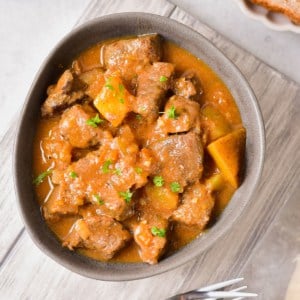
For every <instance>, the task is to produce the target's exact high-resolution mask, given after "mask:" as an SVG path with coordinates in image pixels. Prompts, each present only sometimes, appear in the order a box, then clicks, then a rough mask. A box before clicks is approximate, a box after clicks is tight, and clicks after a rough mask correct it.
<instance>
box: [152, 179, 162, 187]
mask: <svg viewBox="0 0 300 300" xmlns="http://www.w3.org/2000/svg"><path fill="white" fill-rule="evenodd" d="M153 183H154V184H155V185H156V186H159V187H161V186H163V185H164V179H163V178H162V177H161V176H155V177H154V178H153Z"/></svg>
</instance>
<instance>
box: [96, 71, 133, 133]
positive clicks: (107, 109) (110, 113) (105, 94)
mask: <svg viewBox="0 0 300 300" xmlns="http://www.w3.org/2000/svg"><path fill="white" fill-rule="evenodd" d="M133 98H134V96H132V95H131V94H130V93H129V92H128V91H127V90H126V88H125V87H124V85H123V82H122V79H121V78H120V76H119V75H118V74H117V73H114V74H112V75H111V76H109V77H107V79H106V82H105V84H104V86H103V88H102V89H101V91H100V93H99V94H98V95H97V97H96V99H95V101H94V105H95V106H96V108H97V109H98V111H99V112H100V113H101V114H102V115H103V117H104V118H105V119H106V120H107V121H109V122H110V123H111V124H112V125H113V126H114V127H117V126H119V125H120V124H121V123H122V121H123V119H124V118H125V116H126V115H127V113H128V112H129V111H130V110H131V103H132V99H133Z"/></svg>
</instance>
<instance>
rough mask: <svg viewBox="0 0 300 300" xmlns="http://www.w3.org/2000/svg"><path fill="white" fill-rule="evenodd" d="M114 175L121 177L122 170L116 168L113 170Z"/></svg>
mask: <svg viewBox="0 0 300 300" xmlns="http://www.w3.org/2000/svg"><path fill="white" fill-rule="evenodd" d="M114 174H117V175H119V176H121V175H122V170H121V169H120V168H116V169H115V170H114Z"/></svg>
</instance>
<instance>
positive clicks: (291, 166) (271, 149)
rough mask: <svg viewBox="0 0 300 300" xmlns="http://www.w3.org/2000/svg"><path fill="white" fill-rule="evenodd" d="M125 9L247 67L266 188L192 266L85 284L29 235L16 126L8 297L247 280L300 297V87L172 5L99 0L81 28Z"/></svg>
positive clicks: (140, 294) (1, 251)
mask: <svg viewBox="0 0 300 300" xmlns="http://www.w3.org/2000/svg"><path fill="white" fill-rule="evenodd" d="M122 11H143V12H151V13H156V14H160V15H164V16H167V17H169V18H172V19H175V20H178V21H180V22H182V23H184V24H186V25H188V26H190V27H192V28H194V29H195V30H196V31H198V32H200V33H201V34H203V35H204V36H205V37H207V38H208V39H209V40H210V41H211V42H212V43H213V44H215V45H216V46H217V47H218V48H219V49H220V50H221V51H223V52H224V53H225V54H226V55H227V56H228V57H229V58H230V59H231V60H232V61H233V62H234V63H235V64H236V65H237V66H238V67H239V69H240V70H241V71H242V73H243V74H244V75H245V77H246V78H247V79H248V81H249V83H250V84H251V86H252V88H253V90H254V92H255V94H256V96H257V98H258V101H259V104H260V106H261V109H262V113H263V117H264V120H265V127H266V138H267V147H266V159H265V167H264V172H263V175H262V178H261V183H260V185H259V188H258V189H257V191H256V193H255V194H254V195H253V197H252V200H251V203H250V205H249V206H248V207H247V209H246V211H245V213H244V214H243V215H242V216H241V217H240V219H239V221H238V222H237V223H236V224H235V226H234V228H233V229H232V231H231V232H230V233H228V234H227V235H226V236H224V237H223V238H222V239H221V240H220V241H218V242H217V243H216V244H215V245H214V246H213V247H212V248H211V249H209V250H208V251H206V252H205V253H203V254H202V255H200V256H199V257H198V258H197V259H194V260H193V261H191V262H189V263H187V264H185V265H184V266H182V267H180V268H177V269H175V270H173V271H170V272H167V273H164V274H161V275H158V276H155V277H152V278H147V279H143V280H137V281H132V282H101V281H96V280H92V279H88V278H83V277H81V276H80V275H77V274H74V273H72V272H70V271H68V270H66V269H64V268H63V267H61V266H60V265H58V264H57V263H55V262H54V261H52V260H51V259H50V258H48V257H46V256H45V255H44V254H43V253H42V252H41V251H40V250H38V249H37V248H36V247H35V246H34V244H33V242H32V241H31V240H30V238H29V237H28V235H27V233H26V231H25V230H24V227H23V224H22V222H21V220H20V217H19V215H18V213H17V209H16V202H15V195H14V192H13V181H12V170H11V154H12V149H13V139H14V133H15V130H14V129H15V128H14V126H11V128H10V130H9V131H8V132H7V133H6V135H5V136H4V138H3V140H2V141H1V142H0V153H1V156H0V165H1V167H0V187H1V194H0V208H1V209H0V219H1V222H0V231H1V239H0V299H86V298H88V299H118V300H119V299H164V298H166V297H167V296H171V295H173V294H175V293H178V292H183V291H185V290H188V289H191V288H196V287H200V286H202V285H206V284H208V283H211V282H215V281H219V280H225V279H229V278H233V277H236V276H239V275H243V276H244V277H245V279H246V283H247V284H248V286H249V289H251V290H252V291H253V292H257V293H258V294H259V299H268V300H269V299H270V300H272V299H274V300H275V299H276V300H277V299H284V298H285V295H286V292H287V290H288V293H289V296H288V297H287V298H286V299H299V298H300V296H299V285H300V275H299V273H300V272H299V269H297V268H296V264H297V257H298V255H299V253H300V241H299V229H300V218H299V209H300V204H299V201H298V195H299V193H300V185H299V177H300V168H299V165H300V164H299V161H300V151H299V149H300V131H299V125H300V122H299V121H300V87H299V86H298V85H297V84H296V83H294V82H293V81H291V80H289V79H288V78H286V77H284V76H283V75H282V74H280V73H278V72H276V71H275V70H273V69H272V68H271V67H269V66H267V65H266V64H264V63H263V62H261V61H260V60H258V59H257V58H256V57H254V56H253V55H250V54H249V53H248V52H246V51H245V50H243V49H241V48H239V47H238V46H236V45H234V44H233V43H232V42H230V41H229V40H226V39H225V38H224V37H222V36H221V35H219V34H218V33H217V32H215V31H213V30H212V29H210V28H208V27H207V26H205V25H204V24H202V23H200V22H199V21H197V20H195V19H194V18H193V17H191V16H190V15H188V14H187V13H186V12H184V11H182V10H181V9H180V8H179V7H177V6H175V5H173V4H171V3H169V2H167V1H165V0H161V1H156V0H148V1H139V0H123V1H122V0H106V1H104V0H99V1H97V0H94V1H92V2H91V4H90V6H89V7H88V8H87V10H86V11H85V13H84V14H83V15H82V17H81V18H80V20H79V21H78V23H77V25H78V24H81V23H83V22H85V21H86V20H89V19H92V18H95V17H97V16H101V15H106V14H109V13H112V12H122ZM24 98H25V97H24ZM291 279H292V280H291ZM293 297H294V298H293Z"/></svg>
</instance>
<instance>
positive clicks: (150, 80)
mask: <svg viewBox="0 0 300 300" xmlns="http://www.w3.org/2000/svg"><path fill="white" fill-rule="evenodd" d="M173 74H174V65H173V64H170V63H163V62H157V63H154V64H153V65H151V66H148V67H146V68H144V69H143V71H142V72H141V73H140V74H139V76H138V79H137V99H136V103H135V107H134V111H135V112H137V113H139V114H141V115H142V116H146V117H150V118H151V117H152V118H155V117H157V116H158V112H159V108H160V105H161V101H162V99H163V98H164V96H165V94H166V92H167V90H168V89H169V88H170V86H171V82H172V77H173Z"/></svg>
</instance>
